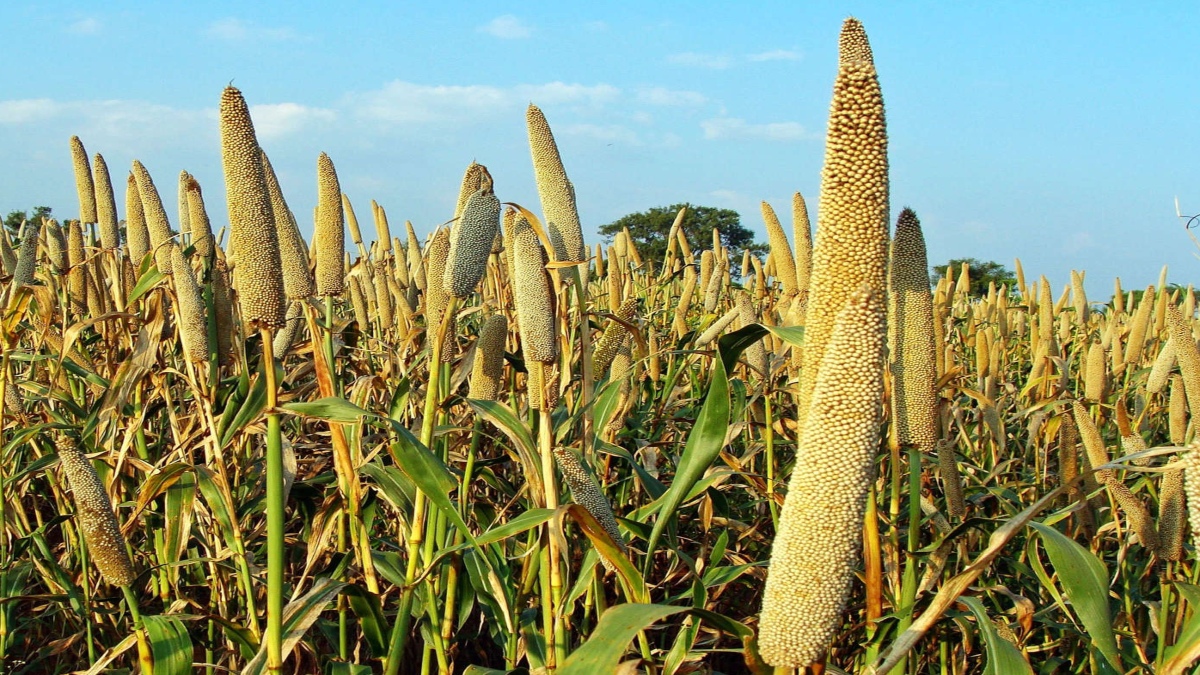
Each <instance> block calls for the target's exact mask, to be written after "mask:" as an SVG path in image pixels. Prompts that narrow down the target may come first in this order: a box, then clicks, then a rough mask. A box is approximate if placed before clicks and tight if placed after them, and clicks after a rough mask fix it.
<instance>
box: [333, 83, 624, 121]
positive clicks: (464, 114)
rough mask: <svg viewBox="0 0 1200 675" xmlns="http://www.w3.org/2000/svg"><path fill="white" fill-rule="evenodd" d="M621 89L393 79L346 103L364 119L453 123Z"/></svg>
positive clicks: (598, 99)
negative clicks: (465, 83) (440, 83)
mask: <svg viewBox="0 0 1200 675" xmlns="http://www.w3.org/2000/svg"><path fill="white" fill-rule="evenodd" d="M620 96H621V91H620V90H619V89H617V88H616V87H614V86H612V85H608V84H597V85H583V84H568V83H565V82H549V83H546V84H523V85H517V86H514V87H495V86H491V85H481V84H475V85H424V84H416V83H414V82H405V81H403V80H394V81H392V82H389V83H387V84H385V85H384V86H383V87H381V88H379V89H375V90H372V91H368V92H363V93H358V94H351V95H350V96H349V97H347V103H346V107H347V108H348V109H351V110H353V111H354V113H355V114H356V115H358V116H360V117H362V118H365V119H370V120H375V121H378V122H384V123H388V124H395V125H411V124H425V125H433V124H436V125H439V126H456V125H460V124H465V123H471V122H475V121H480V120H482V119H485V118H490V117H494V116H495V115H497V114H507V113H508V112H510V111H513V110H519V109H521V108H523V107H524V106H526V105H528V104H529V103H530V102H533V103H536V104H538V105H542V106H545V105H556V106H558V105H569V104H575V105H579V106H584V107H598V106H601V105H603V104H606V103H611V102H613V101H616V100H617V99H619V98H620Z"/></svg>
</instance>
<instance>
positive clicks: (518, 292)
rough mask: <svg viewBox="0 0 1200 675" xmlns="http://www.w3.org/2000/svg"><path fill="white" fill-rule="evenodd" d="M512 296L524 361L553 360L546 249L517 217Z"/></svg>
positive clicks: (551, 299) (553, 333)
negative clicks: (514, 302) (514, 301)
mask: <svg viewBox="0 0 1200 675" xmlns="http://www.w3.org/2000/svg"><path fill="white" fill-rule="evenodd" d="M512 238H513V242H512V246H513V272H514V279H513V297H514V298H515V300H516V306H517V326H518V328H519V330H520V333H521V352H522V354H524V356H525V360H526V361H540V362H542V363H550V362H553V361H554V359H555V357H556V356H557V355H558V349H557V347H558V343H557V341H556V337H557V334H556V331H555V320H554V319H555V316H556V314H555V306H554V293H553V290H552V289H551V287H550V276H549V275H548V274H547V273H546V252H545V251H544V250H543V249H542V244H541V242H540V241H538V237H537V234H536V233H535V232H534V231H533V227H531V226H530V225H529V221H527V220H525V219H524V218H522V217H518V218H517V221H516V223H515V224H514V226H513V235H512Z"/></svg>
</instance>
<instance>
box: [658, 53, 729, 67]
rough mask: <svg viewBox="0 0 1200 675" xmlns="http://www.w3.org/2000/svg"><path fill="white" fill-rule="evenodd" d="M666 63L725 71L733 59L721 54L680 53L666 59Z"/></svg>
mask: <svg viewBox="0 0 1200 675" xmlns="http://www.w3.org/2000/svg"><path fill="white" fill-rule="evenodd" d="M667 63H670V64H672V65H676V66H688V67H690V68H708V69H710V70H725V69H726V68H728V67H729V66H731V65H733V59H731V58H730V57H728V56H725V55H723V54H700V53H698V52H681V53H679V54H671V55H670V56H668V57H667Z"/></svg>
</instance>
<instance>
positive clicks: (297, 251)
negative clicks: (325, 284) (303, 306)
mask: <svg viewBox="0 0 1200 675" xmlns="http://www.w3.org/2000/svg"><path fill="white" fill-rule="evenodd" d="M262 166H263V180H264V181H265V182H266V185H267V195H268V196H270V198H271V214H272V215H273V216H274V217H275V238H276V240H277V241H278V242H279V263H280V265H281V266H282V269H283V292H284V293H285V294H286V295H287V297H288V299H289V300H302V299H304V298H308V297H311V296H312V294H313V290H314V288H313V279H312V273H310V272H309V271H308V247H307V246H305V245H304V237H303V236H302V235H301V234H300V227H299V226H298V225H297V224H296V218H295V216H293V215H292V210H291V209H290V208H288V205H287V201H286V200H285V199H284V197H283V190H282V189H281V188H280V187H279V179H278V177H276V175H275V168H274V167H272V166H271V160H270V159H269V158H268V157H267V153H265V152H264V153H262ZM288 346H290V342H289V344H288ZM284 351H286V349H285V350H284ZM279 353H280V354H282V353H283V352H282V351H281V352H279Z"/></svg>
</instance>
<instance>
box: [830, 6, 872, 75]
mask: <svg viewBox="0 0 1200 675" xmlns="http://www.w3.org/2000/svg"><path fill="white" fill-rule="evenodd" d="M855 61H866V62H868V63H874V62H875V56H874V54H872V53H871V43H870V41H868V40H867V31H866V30H865V29H864V28H863V25H862V22H861V21H859V20H858V19H856V18H854V17H849V18H847V19H846V20H845V22H843V23H842V32H841V35H839V36H838V65H840V66H844V65H846V64H848V63H853V62H855Z"/></svg>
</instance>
